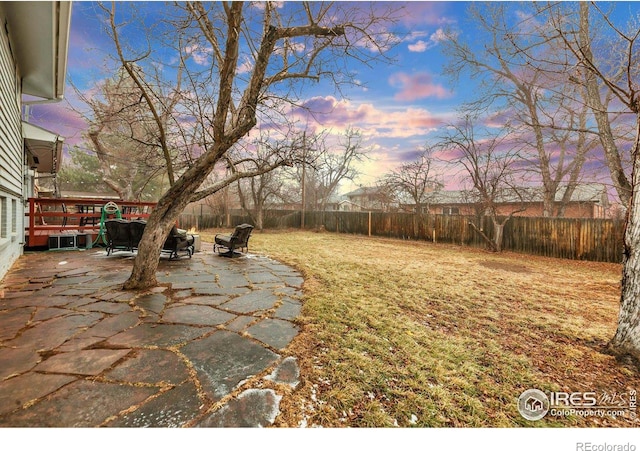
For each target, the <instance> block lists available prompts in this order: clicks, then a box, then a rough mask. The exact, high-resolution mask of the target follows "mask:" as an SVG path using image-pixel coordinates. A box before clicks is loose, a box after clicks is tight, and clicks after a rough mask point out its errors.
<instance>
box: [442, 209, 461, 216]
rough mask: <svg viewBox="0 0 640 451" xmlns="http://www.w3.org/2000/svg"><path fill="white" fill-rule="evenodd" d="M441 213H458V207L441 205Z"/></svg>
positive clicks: (449, 214)
mask: <svg viewBox="0 0 640 451" xmlns="http://www.w3.org/2000/svg"><path fill="white" fill-rule="evenodd" d="M442 214H443V215H447V216H453V215H459V214H460V209H459V208H458V207H442Z"/></svg>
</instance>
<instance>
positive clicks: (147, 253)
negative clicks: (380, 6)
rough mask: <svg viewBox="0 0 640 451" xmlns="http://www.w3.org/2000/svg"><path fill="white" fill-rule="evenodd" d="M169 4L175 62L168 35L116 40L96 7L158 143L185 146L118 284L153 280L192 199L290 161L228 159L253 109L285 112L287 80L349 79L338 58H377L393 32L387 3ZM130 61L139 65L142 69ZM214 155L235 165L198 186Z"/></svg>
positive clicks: (116, 27)
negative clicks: (157, 50) (161, 42)
mask: <svg viewBox="0 0 640 451" xmlns="http://www.w3.org/2000/svg"><path fill="white" fill-rule="evenodd" d="M175 6H176V12H175V16H176V19H175V20H173V21H171V22H167V23H166V24H164V23H163V26H165V27H167V30H168V32H169V33H170V35H171V38H172V42H175V43H176V48H174V49H172V50H173V52H174V56H175V60H176V61H178V63H177V66H176V67H174V68H169V67H167V63H166V61H167V55H166V52H168V51H169V50H171V49H170V48H169V47H168V44H167V45H165V46H164V47H163V48H162V51H164V52H165V54H164V55H160V56H159V57H158V58H157V59H156V60H153V59H152V57H153V55H154V47H153V46H151V45H147V42H144V41H141V42H139V43H138V42H130V41H129V42H124V41H123V37H122V36H123V34H122V32H121V27H122V26H123V23H119V22H118V19H117V18H120V17H122V15H120V14H119V15H117V16H116V13H115V11H116V3H114V4H112V6H111V7H110V8H107V7H103V10H104V11H105V12H106V13H107V16H108V23H109V28H110V31H111V36H112V38H113V42H114V45H115V49H116V54H117V56H118V59H119V61H120V64H121V65H122V67H124V68H125V70H126V71H127V72H128V74H129V76H130V77H131V78H132V79H133V80H134V82H135V84H136V86H137V87H138V89H139V92H140V98H141V101H143V102H144V103H145V105H146V106H147V107H148V109H149V111H150V112H151V114H152V116H153V118H154V121H155V125H156V127H157V137H158V142H159V143H160V146H161V148H162V149H168V150H169V151H171V150H172V149H179V150H180V149H182V150H184V151H185V152H186V151H189V152H190V154H189V156H190V159H189V161H188V163H189V164H188V166H187V167H186V168H185V169H184V171H183V172H182V173H181V174H180V176H179V177H177V178H176V179H175V182H174V183H173V184H172V186H171V187H170V188H169V190H168V191H167V192H166V193H165V194H164V195H163V196H162V198H161V199H160V200H159V202H158V204H157V206H156V208H155V209H154V211H153V213H152V214H151V216H150V217H149V220H148V222H147V226H146V228H145V232H144V235H143V237H142V239H141V241H140V246H139V251H138V254H137V256H136V259H135V261H134V266H133V270H132V273H131V276H130V277H129V279H128V280H127V282H126V283H125V285H124V288H125V289H138V288H146V287H150V286H154V285H157V280H156V269H157V265H158V261H159V258H160V250H161V248H162V245H163V243H164V241H165V239H166V237H167V235H168V233H169V231H170V230H171V227H172V226H173V225H174V223H175V222H176V219H177V218H178V216H179V214H180V213H181V212H182V211H183V210H184V208H185V206H186V205H187V204H188V203H189V202H193V201H196V200H199V199H202V198H204V197H206V196H208V195H210V194H213V193H215V192H217V191H219V190H221V189H223V188H224V187H225V186H227V185H229V184H231V183H233V182H235V181H237V180H239V179H241V178H246V177H253V176H256V175H260V174H264V173H267V172H269V171H271V170H273V169H275V168H277V167H280V166H282V165H283V164H287V163H290V160H289V159H288V157H287V156H284V157H281V156H276V158H275V159H274V160H271V161H269V162H264V161H259V160H257V159H247V158H242V159H241V161H238V162H232V161H230V158H229V157H228V152H229V150H230V149H232V148H233V147H234V145H236V144H237V143H238V142H239V141H241V140H242V139H243V138H244V137H245V136H246V135H247V134H248V133H249V132H250V131H251V130H252V129H253V128H254V127H255V126H256V124H257V123H258V120H259V119H260V118H262V117H264V118H268V119H270V120H273V117H274V115H277V114H278V112H283V101H293V100H295V94H296V93H295V91H294V88H300V87H301V85H300V84H299V83H296V82H297V81H305V80H312V81H317V80H320V79H321V78H323V77H329V78H330V80H332V81H333V82H335V83H340V82H342V81H345V82H348V81H349V77H350V76H351V77H352V76H353V74H352V73H349V72H348V71H345V70H343V67H342V66H341V64H342V63H343V62H344V61H345V59H357V60H358V61H360V62H362V63H363V64H367V63H369V62H370V61H372V60H375V59H378V58H382V57H383V55H384V53H385V51H386V50H387V49H388V45H389V44H390V43H391V42H392V40H393V39H392V38H393V36H392V35H390V34H389V33H388V30H387V29H386V28H385V27H382V25H383V24H388V23H389V20H390V18H391V14H392V13H391V12H389V14H380V11H376V12H374V11H367V10H366V5H365V6H358V5H353V4H351V5H349V4H340V3H338V4H324V3H316V2H311V3H306V2H304V3H297V2H296V3H284V5H278V4H276V3H271V2H267V3H254V4H251V5H245V4H244V3H242V2H228V3H227V2H213V3H207V4H204V3H200V2H187V3H185V4H180V5H175ZM280 6H281V8H280ZM125 12H128V10H127V11H125ZM130 24H136V25H140V24H144V21H135V20H131V22H130ZM140 26H141V25H140ZM156 35H157V33H151V32H149V31H147V34H146V37H147V39H148V40H151V39H153V38H154V37H155V36H156ZM135 44H141V45H142V48H140V47H137V48H136V47H135ZM136 67H141V68H146V69H145V75H146V79H143V78H142V77H141V76H140V75H139V73H138V71H137V70H135V68H136ZM158 67H163V68H164V70H159V69H157V68H158ZM169 69H171V70H169ZM169 76H173V82H172V83H170V82H169V81H168V79H167V77H169ZM151 77H153V80H151ZM174 99H175V100H176V103H175V104H174V103H173V100H174ZM170 105H173V108H172V109H168V107H169V106H170ZM172 130H173V132H172ZM167 163H169V162H167ZM256 163H258V164H256ZM219 164H222V165H229V166H231V167H233V168H234V171H232V172H231V173H230V174H229V176H228V177H226V178H225V179H223V180H221V181H220V182H219V183H215V184H213V185H211V186H209V187H208V188H206V189H200V188H201V185H202V183H203V182H204V181H205V179H206V178H207V176H208V175H209V174H210V173H211V172H212V171H213V170H214V169H215V167H216V165H219Z"/></svg>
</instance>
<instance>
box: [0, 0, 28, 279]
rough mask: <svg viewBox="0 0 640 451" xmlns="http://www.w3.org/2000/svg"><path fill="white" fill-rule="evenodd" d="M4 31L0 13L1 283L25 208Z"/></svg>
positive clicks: (15, 97) (15, 83)
mask: <svg viewBox="0 0 640 451" xmlns="http://www.w3.org/2000/svg"><path fill="white" fill-rule="evenodd" d="M6 30H7V28H6V20H5V18H4V16H3V15H2V10H1V9H0V279H2V278H3V277H4V275H5V274H6V272H7V271H8V270H9V268H10V267H11V265H12V264H13V263H14V262H15V261H16V260H17V259H18V257H19V256H20V255H21V253H22V248H23V242H24V206H25V204H24V200H23V190H24V188H23V184H24V180H23V174H24V147H23V139H22V125H21V121H20V119H21V118H20V99H21V93H20V85H19V77H18V75H17V69H16V65H15V62H14V59H13V56H12V55H11V47H10V44H9V37H8V36H7V31H6ZM9 32H10V30H9Z"/></svg>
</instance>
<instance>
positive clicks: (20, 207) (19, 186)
mask: <svg viewBox="0 0 640 451" xmlns="http://www.w3.org/2000/svg"><path fill="white" fill-rule="evenodd" d="M70 22H71V2H20V1H18V2H0V26H1V27H0V105H1V107H0V279H2V277H4V275H5V274H6V272H7V271H8V270H9V268H10V267H11V265H12V264H13V263H14V262H15V261H16V260H17V258H18V257H19V256H20V255H21V254H22V250H23V246H24V242H25V230H24V229H25V227H24V224H25V217H24V214H25V205H26V199H27V198H28V197H29V196H33V195H34V194H35V191H36V185H35V180H36V175H37V174H38V173H40V174H47V173H49V174H51V173H55V172H56V171H57V170H58V169H59V167H60V159H61V157H62V154H61V152H62V140H61V139H60V137H59V136H57V135H56V134H55V133H52V132H49V131H47V130H44V129H42V128H40V127H36V126H34V125H32V124H28V123H26V122H23V121H22V108H23V106H25V105H28V104H32V103H42V102H56V101H60V100H62V97H63V93H64V84H65V77H66V70H67V49H68V44H69V25H70Z"/></svg>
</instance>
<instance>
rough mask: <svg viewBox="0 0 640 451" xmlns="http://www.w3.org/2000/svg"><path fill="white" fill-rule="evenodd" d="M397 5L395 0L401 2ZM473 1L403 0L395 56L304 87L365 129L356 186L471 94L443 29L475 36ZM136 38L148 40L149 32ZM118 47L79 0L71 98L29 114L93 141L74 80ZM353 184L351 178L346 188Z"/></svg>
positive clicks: (335, 115)
mask: <svg viewBox="0 0 640 451" xmlns="http://www.w3.org/2000/svg"><path fill="white" fill-rule="evenodd" d="M362 4H365V3H364V2H362ZM394 4H395V5H396V7H397V5H399V4H401V2H395V3H394ZM366 5H367V6H369V3H366ZM139 6H141V7H142V6H144V8H145V9H147V11H148V12H149V13H148V16H147V20H148V21H149V22H153V21H154V20H157V19H158V18H160V17H162V16H163V14H165V12H166V11H167V8H169V7H168V6H167V5H166V4H165V3H163V2H162V3H161V2H151V3H148V4H141V5H139ZM373 6H374V7H380V8H382V7H383V6H384V4H382V3H380V4H376V3H375V2H374V3H373ZM468 6H469V3H467V2H402V11H400V12H399V13H398V14H396V15H397V17H398V20H397V22H396V23H395V24H394V25H393V27H392V32H393V33H396V34H397V36H398V39H399V41H400V42H399V43H398V44H397V45H396V46H395V47H394V48H393V49H392V50H391V52H390V53H389V56H391V57H392V58H393V62H392V63H390V64H383V63H375V64H373V65H372V66H371V67H368V66H367V65H364V64H361V63H359V62H358V61H350V62H349V63H348V64H349V70H350V71H353V72H354V73H355V74H356V77H355V78H356V79H357V83H358V84H357V86H347V87H343V89H342V90H341V91H338V90H336V89H334V88H333V87H332V86H331V85H330V84H329V83H327V82H320V83H316V84H306V85H305V88H304V90H303V91H302V94H301V95H302V97H303V99H302V100H303V104H304V105H306V106H310V107H312V110H313V111H314V112H315V114H314V115H313V118H314V120H315V121H316V122H317V123H318V125H316V129H317V130H325V129H326V130H330V131H331V133H333V134H335V135H339V134H340V133H341V132H342V131H344V130H345V129H346V127H348V126H351V127H353V128H355V129H358V130H360V131H361V132H362V135H363V137H364V142H363V144H364V145H365V146H366V147H367V148H368V149H369V152H368V153H369V157H370V158H369V160H368V161H367V162H365V163H363V164H362V165H361V167H360V169H361V171H362V172H363V175H362V176H361V177H360V178H359V179H358V180H356V185H373V184H375V181H376V179H377V178H379V177H380V176H381V175H382V174H384V173H385V172H388V171H389V170H391V169H394V168H396V167H397V166H398V165H400V164H402V163H403V162H408V161H410V160H412V159H413V158H415V157H416V156H417V154H418V152H419V150H420V149H421V148H423V147H424V145H425V143H427V142H429V141H430V140H433V139H435V136H436V135H437V134H438V132H439V130H441V129H442V128H443V127H444V126H445V124H447V123H450V122H452V121H454V120H455V119H456V118H457V117H459V114H458V112H457V109H458V107H459V106H460V105H461V104H462V103H463V102H464V101H466V100H469V99H470V98H471V97H472V96H473V94H474V91H475V90H476V89H477V86H476V85H475V84H474V82H473V81H472V80H461V81H460V82H459V83H457V84H454V83H453V82H452V80H450V79H449V78H447V77H446V76H445V75H443V73H442V69H443V65H444V62H445V59H444V56H443V53H442V45H441V41H442V37H443V31H444V29H445V28H446V27H453V28H455V29H456V30H457V32H458V33H459V34H460V36H461V38H464V39H467V40H469V41H471V42H473V33H474V30H473V27H470V26H469V24H468V23H467V22H466V20H465V11H466V10H467V8H468ZM251 7H255V6H251ZM625 8H626V9H625V11H624V12H623V13H622V14H621V17H628V16H629V11H631V13H635V14H637V12H638V11H640V3H627V4H626V5H625ZM513 14H514V15H515V14H517V11H514V12H513ZM130 38H133V39H140V40H143V39H144V37H143V36H139V37H135V36H130ZM112 49H113V45H112V43H111V41H110V39H109V38H108V36H107V35H106V34H105V30H104V23H103V19H102V18H101V17H100V14H99V9H98V8H97V6H96V4H94V3H93V2H74V4H73V12H72V20H71V32H70V42H69V57H68V74H67V75H68V83H67V88H66V92H65V97H66V101H65V102H62V103H59V104H54V105H41V106H34V107H33V108H32V110H31V112H30V121H31V122H33V123H35V124H37V125H41V126H44V127H46V128H48V129H50V130H53V131H55V132H57V133H60V134H61V135H62V136H63V137H65V139H66V146H68V147H70V146H72V145H78V146H79V147H81V148H88V147H89V146H87V144H85V143H84V141H83V139H82V132H83V130H85V128H86V123H85V121H84V120H83V119H82V118H81V117H80V116H79V115H78V114H77V113H76V112H74V111H73V110H72V109H71V108H69V105H79V104H78V101H77V95H76V93H75V92H74V90H73V89H72V88H71V85H70V83H73V85H74V86H76V87H77V88H78V89H79V90H80V91H81V92H83V93H89V92H91V91H92V90H94V89H95V87H96V86H97V85H98V84H99V83H100V81H101V80H103V79H104V78H106V77H108V76H110V75H113V74H112V73H111V74H109V73H108V70H105V68H106V67H107V65H106V63H105V61H106V57H107V55H108V54H109V53H110V52H112ZM205 56H206V55H205ZM68 147H67V148H68ZM592 166H593V168H594V170H595V171H596V172H598V171H600V170H602V171H604V172H602V173H601V174H599V175H598V177H599V178H600V179H601V180H602V181H606V179H607V175H606V173H605V172H606V168H605V167H604V166H603V165H599V164H598V163H597V162H595V163H593V165H592ZM446 177H447V178H446V179H445V180H444V181H445V183H446V185H447V187H449V188H455V187H457V186H458V184H459V180H458V179H457V178H456V177H455V176H453V175H451V174H450V175H447V176H446ZM354 186H355V185H353V184H352V185H346V186H345V187H343V190H346V189H349V188H353V187H354Z"/></svg>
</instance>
